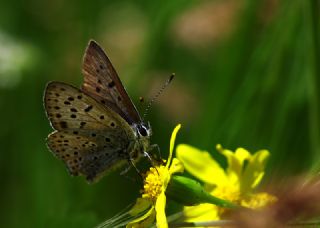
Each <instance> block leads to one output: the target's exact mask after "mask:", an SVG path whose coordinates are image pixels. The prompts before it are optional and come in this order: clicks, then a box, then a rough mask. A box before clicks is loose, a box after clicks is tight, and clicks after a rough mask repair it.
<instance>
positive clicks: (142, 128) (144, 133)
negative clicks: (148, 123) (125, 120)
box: [138, 125, 148, 137]
mask: <svg viewBox="0 0 320 228" xmlns="http://www.w3.org/2000/svg"><path fill="white" fill-rule="evenodd" d="M138 131H139V134H140V135H141V136H143V137H146V136H148V130H147V128H146V127H145V126H143V125H140V126H139V127H138Z"/></svg>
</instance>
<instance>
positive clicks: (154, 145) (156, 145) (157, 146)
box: [148, 144, 162, 160]
mask: <svg viewBox="0 0 320 228" xmlns="http://www.w3.org/2000/svg"><path fill="white" fill-rule="evenodd" d="M154 149H156V150H157V154H158V156H159V157H158V158H156V160H158V159H161V157H162V156H161V151H160V147H159V145H158V144H152V145H150V147H149V149H148V151H153V150H154Z"/></svg>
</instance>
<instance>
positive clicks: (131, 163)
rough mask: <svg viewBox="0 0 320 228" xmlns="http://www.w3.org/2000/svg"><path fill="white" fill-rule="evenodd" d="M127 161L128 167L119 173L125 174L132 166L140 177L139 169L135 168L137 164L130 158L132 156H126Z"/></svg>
mask: <svg viewBox="0 0 320 228" xmlns="http://www.w3.org/2000/svg"><path fill="white" fill-rule="evenodd" d="M128 163H129V165H128V167H127V168H126V169H125V170H123V171H122V172H121V173H120V175H125V174H127V173H128V171H129V170H130V169H131V168H132V167H133V168H134V169H135V170H136V171H137V173H138V174H139V176H140V177H141V178H142V175H141V172H140V170H139V169H138V168H137V166H136V165H135V164H134V159H132V158H130V157H129V158H128Z"/></svg>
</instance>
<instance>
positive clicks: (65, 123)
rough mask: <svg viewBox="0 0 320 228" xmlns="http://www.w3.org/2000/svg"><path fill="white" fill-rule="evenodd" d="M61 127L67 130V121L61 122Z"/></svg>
mask: <svg viewBox="0 0 320 228" xmlns="http://www.w3.org/2000/svg"><path fill="white" fill-rule="evenodd" d="M60 126H61V128H67V127H68V124H67V122H66V121H61V122H60Z"/></svg>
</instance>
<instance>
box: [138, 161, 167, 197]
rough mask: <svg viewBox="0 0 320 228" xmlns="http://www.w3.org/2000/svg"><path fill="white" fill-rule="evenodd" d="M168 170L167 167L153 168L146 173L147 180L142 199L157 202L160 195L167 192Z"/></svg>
mask: <svg viewBox="0 0 320 228" xmlns="http://www.w3.org/2000/svg"><path fill="white" fill-rule="evenodd" d="M167 173H168V169H167V168H166V167H165V166H162V165H161V166H156V167H151V168H150V170H149V171H148V172H147V173H146V178H145V180H144V185H143V194H142V198H148V199H151V200H152V201H156V199H157V197H158V196H159V194H160V193H161V192H162V191H163V190H165V188H166V186H165V182H166V181H165V180H166V177H167Z"/></svg>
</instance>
